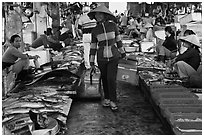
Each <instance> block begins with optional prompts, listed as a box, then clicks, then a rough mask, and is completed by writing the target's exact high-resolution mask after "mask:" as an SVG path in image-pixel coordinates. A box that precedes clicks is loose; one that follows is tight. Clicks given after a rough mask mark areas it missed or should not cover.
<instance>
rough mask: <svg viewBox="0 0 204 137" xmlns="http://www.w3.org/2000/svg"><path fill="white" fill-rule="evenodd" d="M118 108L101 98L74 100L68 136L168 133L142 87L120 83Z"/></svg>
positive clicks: (68, 124)
mask: <svg viewBox="0 0 204 137" xmlns="http://www.w3.org/2000/svg"><path fill="white" fill-rule="evenodd" d="M117 92H118V105H119V110H118V111H117V112H112V111H111V110H110V108H104V107H102V106H101V103H100V99H99V100H91V99H83V100H79V99H77V100H74V101H73V104H72V106H71V110H70V113H69V116H68V120H67V130H66V132H65V134H67V135H166V134H169V133H168V131H167V130H166V129H164V128H163V125H162V124H161V122H160V120H159V119H158V117H157V116H156V114H155V113H154V111H153V108H152V106H151V104H149V103H148V102H147V101H145V100H144V97H143V96H142V94H141V92H140V89H139V88H138V87H137V86H133V85H130V84H128V83H123V82H118V85H117Z"/></svg>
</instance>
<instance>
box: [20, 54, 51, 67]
mask: <svg viewBox="0 0 204 137" xmlns="http://www.w3.org/2000/svg"><path fill="white" fill-rule="evenodd" d="M24 53H25V54H28V55H31V56H35V55H38V56H40V58H38V62H39V64H40V65H43V64H45V63H47V62H50V52H49V50H38V51H26V52H24ZM30 66H33V67H35V65H34V62H33V59H30Z"/></svg>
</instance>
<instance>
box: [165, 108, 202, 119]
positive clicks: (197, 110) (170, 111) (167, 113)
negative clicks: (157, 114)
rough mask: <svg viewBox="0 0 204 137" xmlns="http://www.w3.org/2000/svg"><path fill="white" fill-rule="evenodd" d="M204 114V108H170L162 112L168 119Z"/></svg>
mask: <svg viewBox="0 0 204 137" xmlns="http://www.w3.org/2000/svg"><path fill="white" fill-rule="evenodd" d="M199 113H201V114H202V107H169V108H166V109H165V110H164V112H162V114H163V116H164V117H166V118H171V117H172V115H175V114H199Z"/></svg>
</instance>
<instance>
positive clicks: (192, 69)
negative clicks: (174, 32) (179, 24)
mask: <svg viewBox="0 0 204 137" xmlns="http://www.w3.org/2000/svg"><path fill="white" fill-rule="evenodd" d="M180 40H181V42H182V46H184V47H186V48H187V50H186V51H185V52H184V53H182V54H180V55H178V56H177V57H175V58H174V59H173V60H172V63H173V64H174V69H175V71H176V72H177V73H178V75H179V77H180V78H188V77H191V76H192V75H195V74H196V73H197V70H198V68H199V66H200V65H201V57H200V50H199V48H201V45H200V41H199V39H198V37H197V36H196V35H188V36H185V37H181V38H180Z"/></svg>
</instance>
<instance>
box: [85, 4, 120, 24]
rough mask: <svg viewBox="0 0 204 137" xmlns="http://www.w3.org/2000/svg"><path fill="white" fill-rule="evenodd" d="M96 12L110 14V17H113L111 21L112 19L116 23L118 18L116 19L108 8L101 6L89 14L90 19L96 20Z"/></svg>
mask: <svg viewBox="0 0 204 137" xmlns="http://www.w3.org/2000/svg"><path fill="white" fill-rule="evenodd" d="M96 12H102V13H105V14H108V15H110V17H111V19H112V20H113V21H116V17H115V16H114V15H113V13H111V12H110V11H109V9H108V8H106V6H104V5H101V6H99V7H97V8H95V9H94V10H92V11H90V12H89V13H88V16H89V18H90V19H95V14H96Z"/></svg>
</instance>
